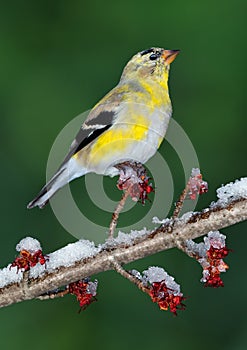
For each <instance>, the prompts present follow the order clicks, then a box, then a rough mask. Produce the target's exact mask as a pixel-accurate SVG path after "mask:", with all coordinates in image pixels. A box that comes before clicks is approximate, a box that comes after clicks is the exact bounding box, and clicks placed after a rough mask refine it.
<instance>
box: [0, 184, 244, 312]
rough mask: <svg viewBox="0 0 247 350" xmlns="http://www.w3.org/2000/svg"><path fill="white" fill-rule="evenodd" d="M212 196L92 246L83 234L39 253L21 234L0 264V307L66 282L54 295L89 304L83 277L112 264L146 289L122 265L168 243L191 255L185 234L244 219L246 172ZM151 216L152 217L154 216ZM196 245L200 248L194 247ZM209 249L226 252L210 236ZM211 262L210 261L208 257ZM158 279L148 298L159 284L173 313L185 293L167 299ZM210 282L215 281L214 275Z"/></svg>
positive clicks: (163, 303) (215, 255) (90, 290)
mask: <svg viewBox="0 0 247 350" xmlns="http://www.w3.org/2000/svg"><path fill="white" fill-rule="evenodd" d="M200 181H201V180H200ZM192 195H193V193H192ZM183 196H184V194H183ZM217 197H218V200H217V202H214V203H212V204H211V205H210V206H209V207H208V208H206V209H204V210H202V211H201V212H193V213H187V214H184V215H183V216H182V217H181V218H178V217H177V213H176V215H175V216H173V217H172V218H171V219H165V220H161V221H160V222H161V226H160V227H158V228H156V229H154V230H150V231H149V230H147V229H143V230H141V231H131V232H130V233H128V234H127V233H123V232H119V233H118V236H117V237H116V238H112V235H111V236H110V238H109V239H108V240H107V241H106V242H105V243H104V244H102V245H99V246H95V245H94V243H93V242H90V241H88V240H80V241H78V242H76V243H72V244H69V245H67V246H66V247H64V248H62V249H59V250H57V251H55V252H53V253H50V254H48V255H43V253H42V250H41V247H40V244H39V242H38V241H36V240H34V239H33V238H25V239H23V240H22V241H21V242H20V243H19V244H18V245H17V250H19V251H20V257H18V258H16V260H15V261H14V262H13V263H12V264H9V265H8V266H7V267H6V268H3V269H2V270H0V307H4V306H7V305H10V304H13V303H17V302H20V301H24V300H30V299H34V298H40V299H45V298H46V297H49V295H52V291H54V290H57V289H58V288H60V287H61V286H68V285H70V289H69V288H67V289H65V290H63V291H62V292H61V293H60V295H59V293H57V294H58V296H61V295H64V294H67V293H69V292H70V293H72V294H75V295H76V296H77V299H78V300H79V301H80V305H81V306H82V305H86V304H89V303H90V301H89V299H90V298H91V297H93V296H94V295H96V288H97V281H95V282H89V280H87V279H86V278H87V277H88V276H92V275H94V274H96V273H99V272H103V271H107V270H116V271H117V272H119V273H120V274H122V275H124V277H126V278H128V279H130V280H131V281H132V282H134V283H135V284H136V285H138V287H139V288H140V289H142V290H143V291H144V290H147V286H146V285H145V284H143V281H142V280H141V278H140V277H139V276H140V274H139V273H138V271H137V272H136V274H134V275H132V273H131V272H127V271H125V270H123V269H122V268H121V266H122V265H123V264H127V263H129V262H133V261H136V260H138V259H141V258H144V257H146V256H149V255H152V254H155V253H157V252H160V251H164V250H167V249H170V248H173V247H177V248H179V249H182V250H184V251H185V252H186V253H187V254H188V255H193V254H194V253H193V254H192V253H191V249H192V246H193V244H191V243H190V245H189V249H190V252H189V253H188V251H189V249H188V241H189V240H192V239H194V238H197V237H200V236H203V235H206V234H207V233H208V232H209V231H217V230H219V229H222V228H225V227H228V226H231V225H234V224H236V223H239V222H241V221H244V220H246V219H247V178H243V179H241V180H239V181H238V180H237V181H236V182H235V183H231V184H228V185H226V186H223V187H221V188H219V189H218V190H217ZM179 205H180V204H179ZM155 220H156V221H155V222H156V223H157V222H158V221H157V218H156V219H155ZM221 236H222V235H220V236H219V235H218V234H216V235H215V234H213V235H211V236H210V237H214V238H211V239H214V240H215V237H216V238H217V237H221ZM220 239H221V240H222V238H220ZM189 242H190V241H189ZM207 242H208V239H207ZM186 244H187V246H186ZM209 248H210V246H209V247H208V249H209ZM211 248H212V247H211ZM211 248H210V249H211ZM196 249H197V250H198V251H199V248H198V247H197V248H196ZM203 249H204V250H205V248H203ZM213 249H214V250H212V249H211V250H210V254H211V255H210V256H209V255H208V258H207V256H206V255H205V254H206V253H205V252H206V250H205V252H204V253H205V254H204V256H205V257H204V260H205V261H206V260H207V261H209V258H210V259H211V260H210V261H214V262H215V261H216V260H215V259H218V260H217V261H221V258H223V257H224V256H225V255H226V254H227V252H228V251H227V249H225V248H224V247H223V245H222V246H220V247H219V249H221V250H219V249H217V245H215V242H214V247H213ZM186 250H187V251H186ZM207 264H209V263H208V262H207ZM210 266H213V263H211V265H210ZM217 266H219V264H218V265H217ZM133 271H134V270H133ZM155 271H156V270H155ZM159 271H160V270H159ZM162 273H163V272H162ZM138 274H139V275H138ZM165 274H166V273H164V275H165ZM169 278H170V277H169ZM205 278H206V277H205ZM152 282H153V281H152ZM158 282H160V281H157V283H156V282H155V283H156V284H155V283H154V285H153V287H152V288H153V289H152V290H151V291H150V290H149V294H150V295H151V297H152V300H153V301H155V302H156V301H157V295H160V290H161V288H162V292H163V294H164V290H165V291H166V294H164V295H166V298H163V300H158V304H159V306H160V308H163V309H167V308H168V306H167V305H168V304H167V300H168V299H169V300H170V310H171V311H172V312H174V313H176V310H177V304H179V303H180V301H181V300H183V299H184V298H183V297H182V294H181V295H180V294H178V293H177V294H176V293H175V294H174V295H172V299H171V297H170V294H169V293H170V289H169V288H168V287H167V282H166V284H165V282H164V281H162V283H163V284H162V285H161V284H159V283H158ZM213 282H214V283H215V280H213ZM150 283H151V282H150ZM169 283H170V282H169V279H168V284H169ZM174 283H175V282H174ZM174 285H175V284H174ZM81 291H83V297H82V294H80V293H82V292H81ZM55 294H56V293H55ZM55 294H54V295H55ZM89 296H90V297H89ZM179 298H180V299H179ZM171 300H172V304H171ZM176 303H177V304H176ZM171 305H172V306H171ZM181 305H182V304H181ZM182 307H183V306H182Z"/></svg>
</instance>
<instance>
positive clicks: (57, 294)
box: [36, 288, 69, 300]
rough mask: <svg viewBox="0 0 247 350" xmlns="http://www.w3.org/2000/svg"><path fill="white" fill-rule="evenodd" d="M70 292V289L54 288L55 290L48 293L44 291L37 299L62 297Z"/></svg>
mask: <svg viewBox="0 0 247 350" xmlns="http://www.w3.org/2000/svg"><path fill="white" fill-rule="evenodd" d="M67 294H69V289H68V288H66V289H62V290H61V289H57V290H53V291H49V292H47V293H44V294H42V295H40V296H38V297H37V298H36V299H39V300H47V299H55V298H62V297H64V296H65V295H67Z"/></svg>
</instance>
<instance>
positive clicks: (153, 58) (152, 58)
mask: <svg viewBox="0 0 247 350" xmlns="http://www.w3.org/2000/svg"><path fill="white" fill-rule="evenodd" d="M157 58H158V56H157V55H156V53H152V55H150V56H149V59H150V60H151V61H154V60H157Z"/></svg>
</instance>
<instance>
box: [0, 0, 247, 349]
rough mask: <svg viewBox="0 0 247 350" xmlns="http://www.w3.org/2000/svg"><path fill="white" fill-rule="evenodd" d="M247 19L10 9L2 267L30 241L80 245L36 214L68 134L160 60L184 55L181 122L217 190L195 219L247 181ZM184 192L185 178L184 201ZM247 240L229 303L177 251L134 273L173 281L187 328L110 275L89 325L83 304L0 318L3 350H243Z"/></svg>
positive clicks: (56, 304) (211, 8) (233, 9)
mask: <svg viewBox="0 0 247 350" xmlns="http://www.w3.org/2000/svg"><path fill="white" fill-rule="evenodd" d="M246 9H247V8H246V1H244V0H236V1H229V0H228V1H226V0H224V1H223V0H218V1H212V0H209V1H207V2H205V1H195V0H194V1H193V0H187V1H181V0H180V1H179V0H173V1H165V0H164V1H161V0H159V1H158V0H153V1H152V2H150V1H146V0H142V1H139V0H137V1H133V0H125V1H121V2H117V1H112V0H111V1H99V0H95V1H89V2H86V1H74V0H72V1H65V0H64V1H55V0H53V1H35V2H34V1H31V0H28V1H27V0H23V1H17V0H12V1H10V2H5V1H1V2H0V115H1V129H0V130H1V164H2V171H1V203H2V205H1V232H2V235H1V246H0V257H1V259H0V263H1V266H5V265H6V264H7V263H9V262H10V261H12V260H13V258H14V257H15V254H16V252H15V245H16V243H17V242H18V241H19V240H20V239H21V238H23V237H24V236H26V235H32V236H33V237H36V238H38V239H39V240H40V241H41V243H42V246H43V250H44V252H45V253H48V252H50V251H53V250H55V249H58V248H60V247H62V246H64V245H65V244H67V243H69V242H72V241H74V240H75V239H74V238H73V237H72V236H71V235H70V234H69V233H67V232H66V231H65V230H64V229H63V228H62V227H61V226H60V224H59V222H58V221H57V220H56V218H55V216H54V215H53V213H52V210H51V209H50V207H49V206H48V207H47V208H46V209H44V210H43V211H39V210H38V209H35V210H32V211H28V210H27V209H26V204H27V202H28V201H29V200H30V199H32V197H33V196H34V194H36V192H37V191H38V190H39V189H40V187H41V186H42V185H43V183H44V181H45V168H46V161H47V156H48V154H49V151H50V147H51V145H52V143H53V141H54V139H55V137H56V136H57V134H58V133H59V131H60V130H61V129H62V128H63V127H64V126H65V125H66V124H67V123H68V122H69V121H70V120H71V119H72V118H73V117H75V116H76V115H78V114H79V113H81V112H82V111H85V110H87V109H89V108H91V107H92V106H93V105H94V104H95V103H96V102H97V101H98V99H99V98H101V97H102V96H103V95H104V94H105V93H106V92H107V91H109V90H110V89H111V88H112V87H113V86H114V85H115V84H116V83H117V81H118V79H119V76H120V73H121V70H122V68H123V67H124V65H125V63H126V62H127V61H128V60H129V58H130V57H131V56H132V55H133V54H135V53H136V52H138V51H140V50H142V49H145V48H148V47H150V46H161V47H165V48H170V49H177V48H180V49H181V50H182V52H181V55H180V56H179V57H178V59H177V60H176V62H175V63H174V65H173V66H172V71H171V73H172V74H171V78H170V90H171V97H172V101H173V107H174V114H173V117H174V119H175V120H176V121H178V123H179V124H180V125H181V126H182V127H183V129H184V130H185V131H186V133H187V134H188V136H189V137H190V139H191V141H192V143H193V145H194V147H195V149H196V151H197V155H198V158H199V161H200V165H201V170H202V172H203V174H204V177H205V179H207V181H208V182H209V186H210V187H209V189H210V190H209V193H208V194H207V195H205V196H204V197H203V198H202V199H201V200H200V202H199V204H198V208H201V207H203V206H206V205H207V204H208V203H210V202H211V201H212V200H214V199H215V189H216V188H217V187H219V186H220V185H221V184H222V183H226V182H229V181H231V180H233V179H235V178H240V177H241V176H244V175H246V113H245V109H246V108H245V107H246V86H245V85H246V61H247V41H246ZM161 150H162V152H166V144H165V143H164V144H163V145H162V148H161ZM164 154H165V153H164ZM167 156H168V158H169V147H167ZM171 162H172V160H171ZM176 176H177V174H174V177H176ZM182 180H183V179H182V178H181V179H180V177H179V176H177V177H176V181H177V183H176V188H175V191H176V193H177V194H178V193H179V192H180V190H181V189H182V186H183V183H182ZM110 181H111V182H110V186H112V188H113V187H114V188H115V180H110ZM78 183H79V184H80V183H82V181H81V180H79V181H78ZM108 185H109V184H108ZM99 215H100V213H99ZM102 215H103V216H104V213H103V214H102ZM246 228H247V225H246V224H245V223H242V224H239V225H237V226H234V227H231V228H228V229H225V230H222V233H225V234H227V236H228V246H229V247H230V248H231V249H233V252H232V253H231V254H230V256H229V257H228V258H227V259H226V261H227V263H228V264H229V265H230V269H229V271H228V272H227V273H226V274H225V275H224V276H223V279H224V283H225V287H224V288H221V289H218V290H214V289H207V288H203V286H202V285H201V283H200V282H199V279H200V278H201V269H200V267H199V266H198V264H197V263H196V262H194V261H192V260H191V259H189V258H188V257H186V256H185V255H184V254H182V253H181V252H180V251H177V250H171V251H168V252H164V253H160V254H157V255H155V256H152V257H149V258H146V259H143V260H142V261H139V262H136V263H134V264H131V265H129V267H131V268H137V269H140V270H143V269H145V268H146V267H147V266H149V265H161V266H164V267H165V268H166V269H167V271H168V272H169V273H170V274H172V275H174V276H175V278H176V280H177V281H178V282H179V283H181V285H182V290H183V292H184V294H185V295H187V296H188V297H189V298H188V299H187V300H186V305H187V309H186V311H184V312H179V315H178V317H173V316H172V314H170V313H169V312H162V311H159V309H158V307H157V305H155V304H153V303H152V302H151V301H150V300H149V299H148V297H147V296H145V295H144V294H142V293H141V292H140V291H138V290H137V289H136V287H135V286H133V285H131V284H130V283H129V282H128V281H126V280H124V279H123V278H121V277H120V276H118V275H117V274H116V273H113V272H108V273H104V274H100V275H99V276H97V278H98V279H99V295H98V302H97V303H94V304H93V305H91V306H90V307H89V308H88V309H87V310H86V311H85V312H82V313H81V314H80V315H78V314H77V310H78V304H77V303H76V300H75V298H74V297H73V296H68V297H65V298H63V299H61V300H54V301H44V302H41V301H31V302H24V303H20V304H17V305H12V306H10V307H8V308H4V309H1V310H0V329H1V331H0V333H1V347H2V348H3V349H14V348H16V347H20V346H21V347H22V348H25V349H33V348H35V349H37V350H39V349H44V348H54V349H61V350H63V349H70V348H72V347H73V348H78V349H80V348H87V349H96V348H98V347H101V348H103V349H105V348H106V349H109V350H111V349H126V348H127V347H128V348H131V349H136V348H142V349H150V348H154V349H157V350H158V349H164V348H172V349H184V350H185V349H198V348H199V349H201V350H204V349H209V348H210V349H218V348H222V349H226V350H228V349H234V350H240V349H246V348H247V332H246V329H247V318H246V311H247V307H246V301H245V296H246V292H247V290H246V289H247V282H246V270H245V265H246V261H245V255H246V251H245V248H246V247H245V244H247V239H246Z"/></svg>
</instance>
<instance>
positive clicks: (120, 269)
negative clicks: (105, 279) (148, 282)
mask: <svg viewBox="0 0 247 350" xmlns="http://www.w3.org/2000/svg"><path fill="white" fill-rule="evenodd" d="M112 265H113V267H114V269H115V271H116V272H118V273H119V274H120V275H121V276H123V277H124V278H126V279H127V280H129V281H130V282H132V283H134V284H135V285H136V286H137V287H138V288H139V289H140V290H142V291H143V292H144V293H147V291H148V288H147V287H146V286H144V285H143V283H142V281H140V280H139V279H138V278H137V277H135V276H133V275H132V274H131V273H129V272H128V271H126V270H124V268H123V267H122V266H121V265H120V264H119V263H118V262H117V261H116V260H114V259H113V260H112Z"/></svg>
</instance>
